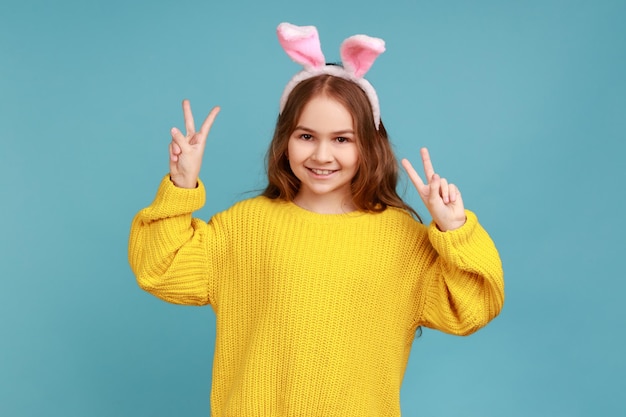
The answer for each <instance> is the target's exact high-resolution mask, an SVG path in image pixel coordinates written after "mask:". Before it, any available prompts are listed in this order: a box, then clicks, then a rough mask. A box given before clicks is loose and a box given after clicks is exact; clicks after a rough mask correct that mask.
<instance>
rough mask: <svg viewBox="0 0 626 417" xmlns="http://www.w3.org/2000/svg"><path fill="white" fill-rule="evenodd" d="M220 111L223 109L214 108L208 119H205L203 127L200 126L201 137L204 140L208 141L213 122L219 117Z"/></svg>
mask: <svg viewBox="0 0 626 417" xmlns="http://www.w3.org/2000/svg"><path fill="white" fill-rule="evenodd" d="M220 110H221V109H220V107H219V106H215V107H213V108H212V109H211V112H210V113H209V115H208V116H207V117H206V119H204V122H202V126H200V136H201V137H202V138H203V139H206V137H207V136H208V135H209V132H210V131H211V126H213V122H214V121H215V118H216V117H217V114H218V113H219V112H220Z"/></svg>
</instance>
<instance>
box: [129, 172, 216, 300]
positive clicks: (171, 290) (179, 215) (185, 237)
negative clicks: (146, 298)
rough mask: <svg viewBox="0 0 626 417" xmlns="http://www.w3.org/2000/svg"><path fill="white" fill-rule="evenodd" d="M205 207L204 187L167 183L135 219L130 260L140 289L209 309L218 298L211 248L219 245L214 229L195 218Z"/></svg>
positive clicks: (130, 244) (165, 181)
mask: <svg viewBox="0 0 626 417" xmlns="http://www.w3.org/2000/svg"><path fill="white" fill-rule="evenodd" d="M204 202H205V189H204V185H203V184H202V182H199V183H198V187H197V188H195V189H183V188H178V187H176V186H175V185H174V184H173V183H172V182H171V181H170V179H169V175H168V176H166V177H165V178H163V180H162V181H161V185H160V186H159V190H158V192H157V195H156V198H155V200H154V201H153V202H152V204H151V205H150V206H148V207H146V208H144V209H143V210H141V211H139V213H137V215H136V216H135V218H134V219H133V222H132V225H131V230H130V238H129V244H128V260H129V263H130V266H131V269H132V270H133V272H134V273H135V276H136V278H137V283H138V284H139V286H140V287H141V288H142V289H144V290H145V291H148V292H149V293H151V294H153V295H154V296H156V297H158V298H161V299H163V300H165V301H168V302H170V303H175V304H185V305H206V304H210V303H211V302H212V298H213V287H214V282H213V279H214V278H213V277H214V274H213V273H212V271H211V270H212V267H214V265H213V263H212V262H211V259H210V256H209V250H208V246H207V243H208V242H209V241H211V242H212V244H213V247H215V245H216V244H218V243H217V242H216V241H217V240H218V239H217V237H216V235H217V232H216V230H215V226H214V225H208V224H207V223H206V222H203V221H201V220H199V219H195V218H192V212H193V211H195V210H198V209H200V208H201V207H202V206H203V205H204Z"/></svg>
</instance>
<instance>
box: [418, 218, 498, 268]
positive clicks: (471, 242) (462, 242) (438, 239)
mask: <svg viewBox="0 0 626 417" xmlns="http://www.w3.org/2000/svg"><path fill="white" fill-rule="evenodd" d="M465 215H466V216H467V221H466V222H465V224H464V225H463V226H461V227H459V228H458V229H455V230H451V231H447V232H442V231H440V230H439V229H438V228H437V225H436V224H435V223H434V222H432V223H431V224H430V226H429V228H428V237H429V239H430V242H431V243H432V245H433V247H434V248H435V249H436V250H437V252H438V253H439V255H440V256H442V257H443V258H444V259H446V260H447V261H449V262H452V263H453V264H455V265H458V266H462V265H463V264H464V262H463V258H464V256H463V255H466V254H467V252H468V251H469V252H471V251H472V250H475V249H476V248H482V247H484V246H483V245H484V243H483V242H482V240H483V239H484V238H485V237H487V239H489V237H488V236H487V235H486V233H480V232H481V231H482V228H481V226H480V224H479V223H478V218H477V217H476V215H475V214H474V213H473V212H471V211H469V210H465Z"/></svg>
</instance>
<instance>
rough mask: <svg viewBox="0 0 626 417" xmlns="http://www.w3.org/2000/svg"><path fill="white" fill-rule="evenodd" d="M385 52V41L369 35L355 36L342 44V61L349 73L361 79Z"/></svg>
mask: <svg viewBox="0 0 626 417" xmlns="http://www.w3.org/2000/svg"><path fill="white" fill-rule="evenodd" d="M383 52H385V41H383V40H382V39H379V38H372V37H370V36H367V35H354V36H350V37H349V38H348V39H346V40H345V41H343V43H342V44H341V61H342V62H343V66H344V67H345V68H346V70H347V71H349V72H351V73H353V74H354V76H355V77H357V78H361V77H363V76H364V75H365V73H367V71H369V69H370V68H371V66H372V64H373V63H374V61H376V58H378V55H380V54H382V53H383Z"/></svg>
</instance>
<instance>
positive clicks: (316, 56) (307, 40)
mask: <svg viewBox="0 0 626 417" xmlns="http://www.w3.org/2000/svg"><path fill="white" fill-rule="evenodd" d="M276 33H277V34H278V41H279V42H280V45H281V46H282V47H283V49H284V50H285V52H287V55H289V57H291V59H293V60H294V61H295V62H297V63H298V64H300V65H302V66H303V67H304V69H305V70H307V71H309V70H312V69H319V68H322V67H323V66H324V65H326V60H325V58H324V54H323V53H322V47H321V46H320V38H319V34H318V33H317V28H316V27H315V26H296V25H292V24H291V23H281V24H280V25H278V28H277V29H276Z"/></svg>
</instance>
